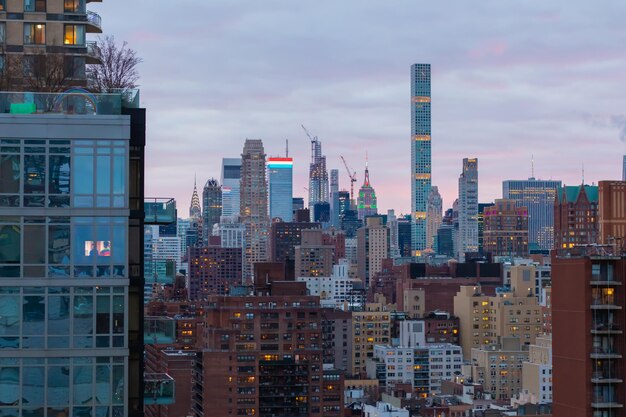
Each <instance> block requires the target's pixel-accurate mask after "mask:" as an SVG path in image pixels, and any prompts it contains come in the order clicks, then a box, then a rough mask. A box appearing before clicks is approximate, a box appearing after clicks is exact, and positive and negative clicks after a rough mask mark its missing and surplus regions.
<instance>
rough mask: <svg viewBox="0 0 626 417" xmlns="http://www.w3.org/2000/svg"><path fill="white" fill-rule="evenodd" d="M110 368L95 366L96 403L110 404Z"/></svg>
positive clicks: (108, 366)
mask: <svg viewBox="0 0 626 417" xmlns="http://www.w3.org/2000/svg"><path fill="white" fill-rule="evenodd" d="M110 369H111V366H110V365H97V366H96V403H98V404H110V403H111V372H110Z"/></svg>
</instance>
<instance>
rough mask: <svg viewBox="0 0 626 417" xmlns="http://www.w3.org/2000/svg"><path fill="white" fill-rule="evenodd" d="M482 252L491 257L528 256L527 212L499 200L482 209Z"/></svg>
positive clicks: (509, 201) (508, 201) (523, 208)
mask: <svg viewBox="0 0 626 417" xmlns="http://www.w3.org/2000/svg"><path fill="white" fill-rule="evenodd" d="M484 219H485V220H484V222H485V226H484V230H483V250H484V251H485V252H488V253H490V254H491V255H492V256H509V257H526V256H528V210H527V209H526V207H523V206H522V207H520V206H517V205H516V203H515V201H513V200H505V199H499V200H496V201H495V203H494V205H493V206H490V207H486V208H485V209H484Z"/></svg>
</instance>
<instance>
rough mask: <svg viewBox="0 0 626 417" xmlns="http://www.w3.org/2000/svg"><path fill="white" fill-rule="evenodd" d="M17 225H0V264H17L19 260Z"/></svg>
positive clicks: (18, 231)
mask: <svg viewBox="0 0 626 417" xmlns="http://www.w3.org/2000/svg"><path fill="white" fill-rule="evenodd" d="M20 238H21V229H20V226H19V225H0V264H18V263H20V260H21V250H20V247H21V246H22V245H21V244H20Z"/></svg>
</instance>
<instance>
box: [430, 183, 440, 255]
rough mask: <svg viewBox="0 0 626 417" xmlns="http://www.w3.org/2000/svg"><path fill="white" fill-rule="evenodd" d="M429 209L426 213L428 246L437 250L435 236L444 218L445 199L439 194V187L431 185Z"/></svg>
mask: <svg viewBox="0 0 626 417" xmlns="http://www.w3.org/2000/svg"><path fill="white" fill-rule="evenodd" d="M427 207H428V209H427V213H426V240H427V242H426V248H427V249H432V250H435V249H436V248H435V237H436V236H437V229H439V226H440V225H441V219H442V218H443V201H442V199H441V195H440V194H439V188H437V187H431V188H430V193H429V194H428V206H427Z"/></svg>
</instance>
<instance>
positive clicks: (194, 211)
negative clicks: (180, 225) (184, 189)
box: [189, 180, 202, 219]
mask: <svg viewBox="0 0 626 417" xmlns="http://www.w3.org/2000/svg"><path fill="white" fill-rule="evenodd" d="M189 217H191V218H193V219H198V218H200V217H202V206H201V205H200V197H199V196H198V188H197V187H196V181H195V180H194V181H193V193H192V194H191V204H190V205H189Z"/></svg>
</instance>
